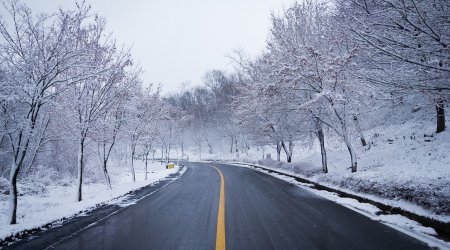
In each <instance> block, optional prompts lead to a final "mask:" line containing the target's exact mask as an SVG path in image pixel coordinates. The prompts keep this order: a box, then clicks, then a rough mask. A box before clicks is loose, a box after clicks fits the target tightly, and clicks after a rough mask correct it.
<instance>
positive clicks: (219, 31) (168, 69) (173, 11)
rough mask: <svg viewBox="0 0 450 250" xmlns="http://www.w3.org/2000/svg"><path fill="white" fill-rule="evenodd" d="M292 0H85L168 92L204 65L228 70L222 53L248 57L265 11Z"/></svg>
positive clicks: (44, 7) (198, 76) (259, 41)
mask: <svg viewBox="0 0 450 250" xmlns="http://www.w3.org/2000/svg"><path fill="white" fill-rule="evenodd" d="M23 1H24V2H25V3H27V5H29V6H30V7H31V9H32V10H33V11H35V12H36V11H47V12H54V11H56V10H57V8H58V7H59V6H62V7H72V6H73V3H74V2H73V1H70V0H45V1H44V0H39V1H36V0H23ZM294 1H295V0H133V1H132V0H128V1H118V0H117V1H111V0H91V1H87V2H91V5H92V7H93V9H94V10H95V11H97V12H98V13H99V14H100V15H101V16H104V17H106V19H107V27H108V30H109V31H112V32H113V33H114V36H115V37H116V38H117V41H118V42H119V43H123V44H126V45H132V46H133V50H132V52H133V56H134V58H135V60H136V61H137V62H138V63H139V64H140V65H141V66H142V68H143V69H144V71H145V73H144V75H143V80H144V82H147V83H149V82H151V83H161V84H162V85H163V92H165V93H167V92H173V91H176V90H178V89H180V88H181V86H182V83H185V82H189V83H190V86H192V85H196V84H200V83H201V81H202V77H203V75H204V73H205V72H206V71H207V70H211V69H225V70H229V69H232V64H231V62H230V60H229V59H228V58H226V56H227V55H231V53H232V51H233V50H235V49H241V50H243V51H244V52H245V53H246V54H248V55H250V56H255V55H257V54H259V53H260V52H261V51H262V50H263V49H264V46H265V40H266V38H267V35H268V29H269V27H270V22H269V21H270V13H271V12H272V11H275V12H279V11H281V10H282V9H283V8H284V7H288V6H289V5H290V3H293V2H294Z"/></svg>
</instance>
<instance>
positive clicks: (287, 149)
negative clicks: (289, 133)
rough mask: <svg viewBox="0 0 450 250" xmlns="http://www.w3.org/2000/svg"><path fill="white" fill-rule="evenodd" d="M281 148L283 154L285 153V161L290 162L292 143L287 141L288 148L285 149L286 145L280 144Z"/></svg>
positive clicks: (292, 149)
mask: <svg viewBox="0 0 450 250" xmlns="http://www.w3.org/2000/svg"><path fill="white" fill-rule="evenodd" d="M281 146H282V148H283V149H284V152H285V153H286V161H287V162H292V152H293V151H294V143H293V141H292V140H289V148H287V147H286V144H284V142H281Z"/></svg>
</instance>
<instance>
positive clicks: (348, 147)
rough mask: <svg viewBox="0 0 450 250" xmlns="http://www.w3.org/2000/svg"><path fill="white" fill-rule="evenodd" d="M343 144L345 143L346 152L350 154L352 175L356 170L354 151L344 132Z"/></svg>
mask: <svg viewBox="0 0 450 250" xmlns="http://www.w3.org/2000/svg"><path fill="white" fill-rule="evenodd" d="M344 142H345V145H346V146H347V149H348V152H349V153H350V161H351V169H352V173H354V172H356V170H357V164H358V163H357V161H356V153H355V149H354V148H353V146H352V144H351V142H350V139H349V138H348V134H347V132H346V131H344Z"/></svg>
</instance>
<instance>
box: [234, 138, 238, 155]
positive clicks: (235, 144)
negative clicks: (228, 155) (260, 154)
mask: <svg viewBox="0 0 450 250" xmlns="http://www.w3.org/2000/svg"><path fill="white" fill-rule="evenodd" d="M234 149H235V150H236V158H239V149H238V141H237V140H236V139H235V140H234Z"/></svg>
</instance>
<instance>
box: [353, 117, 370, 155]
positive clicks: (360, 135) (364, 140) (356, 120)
mask: <svg viewBox="0 0 450 250" xmlns="http://www.w3.org/2000/svg"><path fill="white" fill-rule="evenodd" d="M353 121H354V122H355V126H356V129H357V130H358V133H359V137H360V138H361V144H362V145H363V147H364V146H366V145H367V142H366V138H364V135H363V133H362V130H361V127H360V126H359V121H358V117H357V116H356V115H355V116H353Z"/></svg>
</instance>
